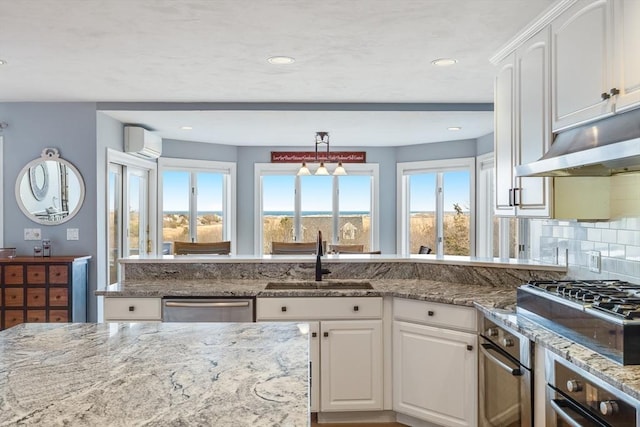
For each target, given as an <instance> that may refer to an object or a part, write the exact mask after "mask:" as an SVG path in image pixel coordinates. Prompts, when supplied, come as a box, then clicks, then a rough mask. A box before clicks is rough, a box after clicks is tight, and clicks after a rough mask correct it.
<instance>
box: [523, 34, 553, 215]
mask: <svg viewBox="0 0 640 427" xmlns="http://www.w3.org/2000/svg"><path fill="white" fill-rule="evenodd" d="M516 58H517V59H516V61H517V66H516V70H517V73H518V74H517V78H516V86H517V87H518V95H517V97H516V98H517V100H518V109H517V110H518V121H517V123H518V126H517V137H516V141H517V144H516V163H515V164H516V165H521V164H526V163H531V162H535V161H536V160H538V159H540V158H541V157H542V156H543V155H544V153H546V152H547V150H548V149H549V141H550V139H551V126H550V121H551V111H550V102H549V97H550V90H551V89H550V87H549V86H550V85H549V75H550V72H551V66H550V64H549V59H550V46H549V29H548V28H545V29H544V30H542V31H541V32H539V33H538V34H536V35H535V36H533V37H532V38H530V39H529V40H528V41H526V42H525V43H524V44H523V45H522V46H521V47H520V48H518V50H517V51H516ZM550 190H551V178H541V177H522V178H516V189H514V191H515V194H514V199H515V201H514V204H515V205H516V206H517V208H516V209H517V214H518V215H523V216H544V217H548V216H549V213H550V206H549V205H550V200H551V197H550V194H549V192H550Z"/></svg>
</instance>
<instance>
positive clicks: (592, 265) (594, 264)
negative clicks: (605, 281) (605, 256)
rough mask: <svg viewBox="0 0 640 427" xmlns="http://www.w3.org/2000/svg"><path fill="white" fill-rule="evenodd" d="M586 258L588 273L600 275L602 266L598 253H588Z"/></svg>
mask: <svg viewBox="0 0 640 427" xmlns="http://www.w3.org/2000/svg"><path fill="white" fill-rule="evenodd" d="M587 258H588V261H587V263H588V266H589V271H593V272H594V273H600V270H601V268H602V265H601V262H602V257H601V256H600V251H589V254H588V255H587Z"/></svg>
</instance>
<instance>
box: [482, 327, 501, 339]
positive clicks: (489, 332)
mask: <svg viewBox="0 0 640 427" xmlns="http://www.w3.org/2000/svg"><path fill="white" fill-rule="evenodd" d="M498 333H499V331H498V328H488V329H487V331H486V332H485V334H487V336H488V337H497V336H498Z"/></svg>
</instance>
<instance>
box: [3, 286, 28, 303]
mask: <svg viewBox="0 0 640 427" xmlns="http://www.w3.org/2000/svg"><path fill="white" fill-rule="evenodd" d="M23 304H24V290H23V289H22V288H5V289H4V305H5V306H6V307H22V305H23Z"/></svg>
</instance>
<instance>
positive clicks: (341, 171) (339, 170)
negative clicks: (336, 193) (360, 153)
mask: <svg viewBox="0 0 640 427" xmlns="http://www.w3.org/2000/svg"><path fill="white" fill-rule="evenodd" d="M333 174H334V175H337V176H345V175H346V174H347V171H346V170H345V169H344V166H342V162H339V163H338V167H337V168H336V170H334V171H333Z"/></svg>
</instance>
